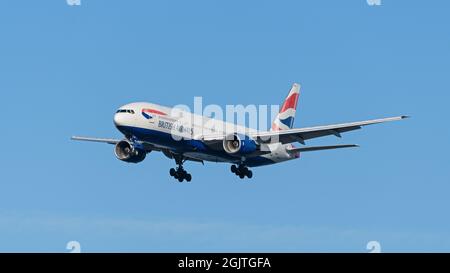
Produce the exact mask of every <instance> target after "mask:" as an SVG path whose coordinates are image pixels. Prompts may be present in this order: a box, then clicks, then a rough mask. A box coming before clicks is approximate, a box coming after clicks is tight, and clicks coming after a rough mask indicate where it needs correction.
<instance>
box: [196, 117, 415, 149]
mask: <svg viewBox="0 0 450 273" xmlns="http://www.w3.org/2000/svg"><path fill="white" fill-rule="evenodd" d="M405 118H408V116H397V117H390V118H382V119H372V120H365V121H358V122H349V123H341V124H333V125H325V126H316V127H307V128H295V129H287V130H282V131H265V132H255V133H250V134H249V136H250V137H251V138H253V139H255V140H256V141H257V142H259V143H270V142H281V143H282V144H286V143H292V142H300V143H302V144H305V140H308V139H312V138H317V137H323V136H329V135H335V136H337V137H341V133H345V132H349V131H353V130H357V129H361V127H363V126H366V125H371V124H377V123H383V122H389V121H396V120H402V119H405ZM224 138H225V136H224V135H217V134H216V135H205V136H203V137H202V139H203V140H204V141H206V142H214V141H219V140H223V139H224Z"/></svg>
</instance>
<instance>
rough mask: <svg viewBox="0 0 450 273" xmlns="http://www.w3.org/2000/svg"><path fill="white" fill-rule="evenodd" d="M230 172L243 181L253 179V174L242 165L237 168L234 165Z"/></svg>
mask: <svg viewBox="0 0 450 273" xmlns="http://www.w3.org/2000/svg"><path fill="white" fill-rule="evenodd" d="M231 172H232V173H234V174H235V175H237V176H239V178H241V179H244V177H246V176H247V177H248V178H252V177H253V172H252V171H250V170H249V169H248V168H247V167H245V166H244V165H242V164H239V165H238V166H236V165H231Z"/></svg>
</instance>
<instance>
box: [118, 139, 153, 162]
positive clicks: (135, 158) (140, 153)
mask: <svg viewBox="0 0 450 273" xmlns="http://www.w3.org/2000/svg"><path fill="white" fill-rule="evenodd" d="M114 153H115V154H116V157H117V159H119V160H122V161H125V162H129V163H139V162H141V161H143V160H144V159H145V156H146V155H147V152H146V151H145V150H144V149H142V148H141V147H135V145H133V144H132V143H130V142H128V141H126V140H122V141H120V142H118V143H117V144H116V147H115V148H114Z"/></svg>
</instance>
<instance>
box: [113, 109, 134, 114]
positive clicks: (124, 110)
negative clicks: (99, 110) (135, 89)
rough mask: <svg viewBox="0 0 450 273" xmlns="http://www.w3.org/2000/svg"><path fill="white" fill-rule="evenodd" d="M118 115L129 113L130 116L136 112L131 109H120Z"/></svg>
mask: <svg viewBox="0 0 450 273" xmlns="http://www.w3.org/2000/svg"><path fill="white" fill-rule="evenodd" d="M116 113H128V114H134V110H130V109H119V110H117V112H116Z"/></svg>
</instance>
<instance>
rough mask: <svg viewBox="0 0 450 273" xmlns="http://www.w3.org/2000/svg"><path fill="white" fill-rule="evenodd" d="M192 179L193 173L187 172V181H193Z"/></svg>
mask: <svg viewBox="0 0 450 273" xmlns="http://www.w3.org/2000/svg"><path fill="white" fill-rule="evenodd" d="M191 180H192V175H191V174H190V173H188V174H186V181H187V182H191Z"/></svg>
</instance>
